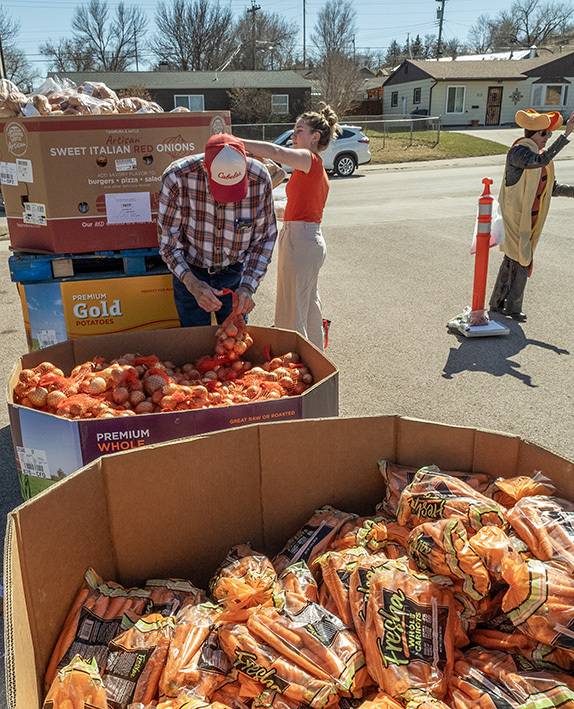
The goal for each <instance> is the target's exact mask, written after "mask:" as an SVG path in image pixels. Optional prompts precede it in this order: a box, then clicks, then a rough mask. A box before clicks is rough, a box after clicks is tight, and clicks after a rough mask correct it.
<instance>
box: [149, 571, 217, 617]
mask: <svg viewBox="0 0 574 709" xmlns="http://www.w3.org/2000/svg"><path fill="white" fill-rule="evenodd" d="M144 589H145V590H146V591H149V592H150V594H151V595H150V603H149V604H148V607H147V608H146V612H147V613H161V614H162V615H165V616H167V615H175V614H176V613H177V612H178V611H179V609H180V608H181V607H182V605H184V604H186V605H188V604H189V605H197V604H199V603H204V602H205V601H206V600H207V599H206V598H205V593H204V592H203V591H201V590H200V589H199V588H196V587H195V586H194V585H193V584H192V583H191V581H187V580H185V579H148V580H147V581H146V582H145V586H144Z"/></svg>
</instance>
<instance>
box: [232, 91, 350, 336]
mask: <svg viewBox="0 0 574 709" xmlns="http://www.w3.org/2000/svg"><path fill="white" fill-rule="evenodd" d="M337 131H338V126H337V116H336V115H335V113H334V112H333V110H332V109H331V108H330V107H329V106H326V105H324V104H323V106H322V108H321V110H320V112H319V113H317V112H315V111H308V112H306V113H303V114H302V115H301V116H299V118H298V119H297V122H296V123H295V126H294V129H293V148H284V147H282V146H280V145H275V143H266V142H264V141H259V140H244V141H243V143H244V144H245V149H246V150H247V151H248V152H250V153H252V154H254V155H257V156H258V157H262V158H269V159H271V160H274V161H275V162H278V163H281V164H282V165H289V166H290V167H292V168H293V173H292V175H291V177H290V178H289V182H288V183H287V187H286V188H285V192H286V194H287V206H286V207H285V216H284V219H283V228H282V229H281V232H280V234H279V238H278V240H277V249H278V257H277V300H276V304H275V327H282V328H286V329H288V330H296V331H297V332H299V333H300V334H301V335H303V337H306V338H307V339H308V340H310V341H311V342H312V343H313V344H314V345H316V346H317V347H318V348H319V349H321V350H322V349H323V347H324V341H325V333H324V330H323V315H322V312H321V298H320V297H319V290H318V280H319V271H320V269H321V266H322V265H323V262H324V260H325V254H326V246H325V240H324V239H323V234H322V233H321V220H322V218H323V210H324V208H325V203H326V201H327V195H328V194H329V178H328V177H327V173H326V172H325V168H324V167H323V160H322V159H321V156H320V153H321V152H322V151H323V150H325V148H326V147H327V146H328V145H329V143H330V141H331V140H332V139H333V138H334V137H335V135H336V133H337Z"/></svg>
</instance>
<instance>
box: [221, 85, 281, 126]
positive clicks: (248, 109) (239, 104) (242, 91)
mask: <svg viewBox="0 0 574 709" xmlns="http://www.w3.org/2000/svg"><path fill="white" fill-rule="evenodd" d="M227 95H228V96H229V99H230V108H231V114H232V115H233V122H234V123H268V122H270V121H271V92H270V91H261V89H256V88H252V87H247V86H239V87H237V88H235V89H232V90H231V91H228V92H227Z"/></svg>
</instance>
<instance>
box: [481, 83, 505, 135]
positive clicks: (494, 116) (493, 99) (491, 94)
mask: <svg viewBox="0 0 574 709" xmlns="http://www.w3.org/2000/svg"><path fill="white" fill-rule="evenodd" d="M501 107H502V86H489V87H488V98H487V99H486V120H485V121H484V124H485V125H486V126H497V125H499V124H500V109H501Z"/></svg>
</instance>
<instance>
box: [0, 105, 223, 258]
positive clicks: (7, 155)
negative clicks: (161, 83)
mask: <svg viewBox="0 0 574 709" xmlns="http://www.w3.org/2000/svg"><path fill="white" fill-rule="evenodd" d="M230 125H231V121H230V114H229V112H228V111H201V112H195V113H145V114H120V115H109V116H104V115H101V116H62V117H58V116H44V117H42V118H10V119H6V120H2V121H0V134H1V135H0V182H1V184H2V193H3V195H4V202H5V205H6V216H7V218H8V231H9V233H10V242H11V244H12V247H13V248H14V249H15V250H19V251H25V250H35V251H47V252H51V253H83V252H87V251H100V250H105V249H137V248H146V247H153V246H157V228H156V221H157V208H158V193H159V184H160V180H161V175H162V172H163V171H164V170H165V168H166V167H167V166H168V165H169V164H170V163H171V162H173V161H174V160H177V159H178V158H181V157H184V156H186V155H191V154H193V153H201V152H203V150H204V148H205V144H206V142H207V139H208V138H209V137H210V136H211V135H213V134H214V133H222V132H229V131H230Z"/></svg>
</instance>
